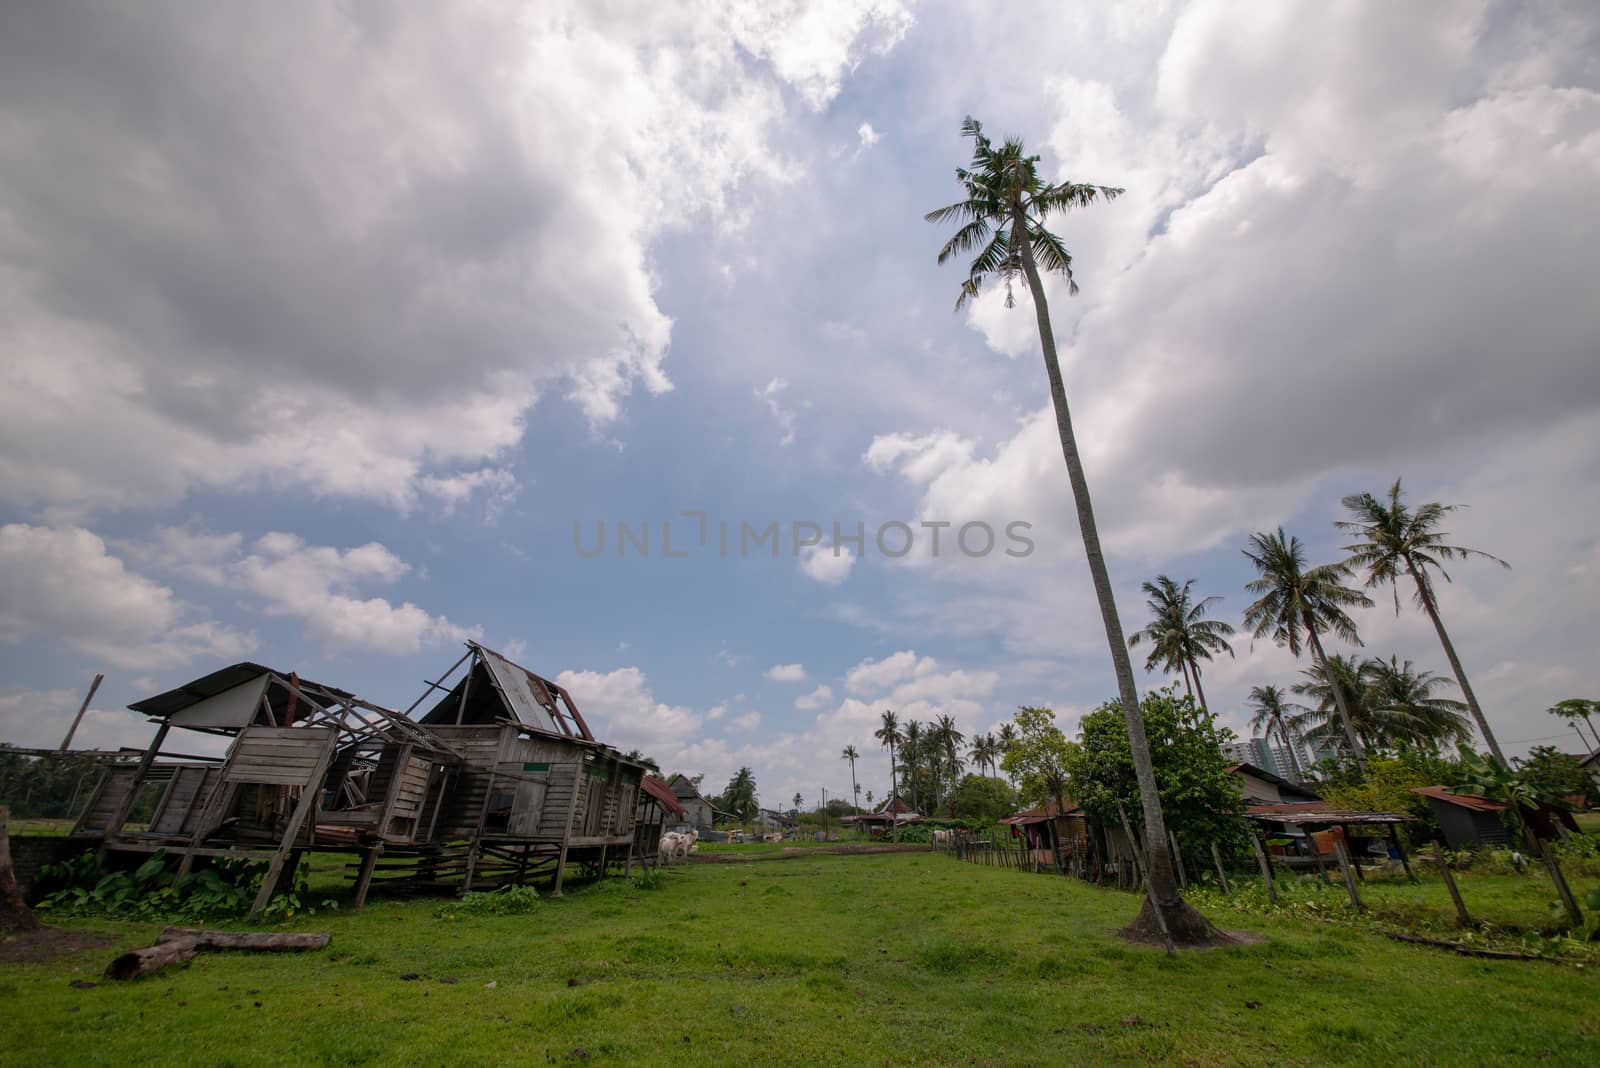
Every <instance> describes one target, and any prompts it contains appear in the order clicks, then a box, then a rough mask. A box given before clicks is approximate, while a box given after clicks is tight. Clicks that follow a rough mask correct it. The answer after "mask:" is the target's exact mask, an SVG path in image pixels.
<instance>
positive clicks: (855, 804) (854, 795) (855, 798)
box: [850, 757, 861, 816]
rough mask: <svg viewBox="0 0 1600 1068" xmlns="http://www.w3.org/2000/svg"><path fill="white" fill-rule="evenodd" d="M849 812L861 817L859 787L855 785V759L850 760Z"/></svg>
mask: <svg viewBox="0 0 1600 1068" xmlns="http://www.w3.org/2000/svg"><path fill="white" fill-rule="evenodd" d="M850 810H851V811H852V812H854V813H855V814H856V815H857V816H859V815H861V787H859V786H857V785H856V759H855V757H851V758H850Z"/></svg>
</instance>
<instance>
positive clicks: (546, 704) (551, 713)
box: [468, 642, 594, 742]
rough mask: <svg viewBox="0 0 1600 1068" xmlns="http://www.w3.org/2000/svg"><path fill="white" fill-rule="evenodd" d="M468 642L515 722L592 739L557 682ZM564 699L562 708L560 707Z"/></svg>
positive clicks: (592, 736)
mask: <svg viewBox="0 0 1600 1068" xmlns="http://www.w3.org/2000/svg"><path fill="white" fill-rule="evenodd" d="M468 644H470V645H472V647H473V648H474V649H476V650H477V651H478V655H479V656H480V657H482V659H483V666H484V667H485V668H487V669H488V671H489V678H490V679H491V680H492V681H493V682H494V687H495V689H497V690H499V691H500V696H501V697H502V698H503V699H504V700H505V704H506V708H507V709H508V710H510V712H511V714H512V716H513V717H514V718H515V719H516V721H517V722H518V723H520V724H522V725H523V726H524V727H532V728H533V729H534V730H538V731H545V732H548V733H550V734H561V735H565V736H566V737H568V738H581V739H583V740H584V741H588V742H592V741H594V735H592V734H590V733H589V727H588V725H587V724H586V723H584V722H583V717H582V716H581V715H579V714H578V708H577V706H576V705H575V704H574V703H573V701H572V698H571V696H570V695H569V694H568V693H567V692H566V691H565V690H563V689H562V688H561V687H560V686H557V685H556V684H555V683H553V682H549V681H547V680H545V679H542V678H540V677H539V676H538V675H535V674H534V673H533V672H531V671H529V670H528V669H527V668H525V667H523V666H522V665H521V664H518V663H514V662H513V661H511V660H509V659H508V658H506V657H504V656H502V655H500V654H499V653H497V652H495V651H494V650H493V649H486V648H484V647H483V646H481V645H478V644H477V643H476V642H470V643H468ZM563 703H564V704H565V705H566V707H565V708H563V707H562V704H563Z"/></svg>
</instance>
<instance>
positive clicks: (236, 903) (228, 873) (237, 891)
mask: <svg viewBox="0 0 1600 1068" xmlns="http://www.w3.org/2000/svg"><path fill="white" fill-rule="evenodd" d="M266 867H267V866H266V864H265V863H261V862H251V861H242V860H227V859H223V860H218V861H217V862H216V863H215V864H213V865H212V866H210V867H206V868H201V869H200V870H198V871H191V872H188V873H187V874H185V875H184V876H183V877H182V878H181V879H177V880H172V879H170V877H169V875H168V873H167V853H166V850H164V849H163V850H157V851H156V852H155V853H153V854H151V856H150V858H149V859H148V860H146V861H145V862H144V863H143V864H141V865H139V867H138V868H136V869H134V870H133V871H131V872H127V871H107V870H106V869H105V868H104V867H103V866H102V865H101V863H100V860H99V857H98V856H96V854H95V853H94V852H93V851H86V852H83V853H80V854H78V855H77V856H74V857H69V858H67V859H66V860H64V861H62V862H61V863H59V864H49V865H46V866H45V867H44V868H42V869H40V872H39V876H40V880H41V882H42V883H43V884H44V885H45V886H47V887H51V888H53V889H52V891H51V892H50V893H48V894H47V895H46V896H45V898H44V900H43V901H41V902H39V906H38V907H39V908H40V909H42V910H48V911H54V912H58V913H63V914H100V915H109V916H118V917H128V918H139V919H181V920H204V919H212V918H217V917H224V916H230V915H237V914H239V913H242V912H244V911H245V910H246V909H248V908H249V906H250V904H251V903H252V902H253V901H254V900H255V897H256V894H257V893H259V892H260V890H261V879H262V877H263V875H265V873H266ZM306 901H307V884H306V875H305V869H304V868H302V869H300V871H299V873H298V875H297V877H296V879H295V886H294V887H293V888H292V889H291V890H290V891H289V892H288V893H282V894H277V895H275V896H274V897H273V899H272V900H271V901H270V902H268V904H267V907H266V909H265V910H263V912H262V916H263V918H265V919H266V920H267V921H269V922H270V921H273V920H280V919H288V918H290V917H292V916H294V915H296V914H297V913H299V912H308V913H311V914H315V913H316V911H317V908H313V907H309V906H308V905H307V904H306ZM318 907H320V908H338V904H337V903H336V902H333V901H323V902H321V904H320V906H318Z"/></svg>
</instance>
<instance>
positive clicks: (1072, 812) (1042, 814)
mask: <svg viewBox="0 0 1600 1068" xmlns="http://www.w3.org/2000/svg"><path fill="white" fill-rule="evenodd" d="M1060 814H1061V812H1060V809H1059V807H1058V806H1057V805H1056V803H1055V802H1054V801H1051V802H1050V803H1049V804H1047V805H1043V806H1041V807H1039V808H1030V809H1028V810H1027V811H1026V812H1016V813H1013V814H1012V815H1009V816H1007V817H1006V818H1005V819H1003V820H1001V821H1000V822H1001V823H1002V824H1005V825H1009V826H1017V827H1021V826H1026V825H1028V824H1032V823H1043V822H1044V821H1045V820H1050V819H1055V818H1056V816H1058V815H1060ZM1066 814H1067V815H1068V816H1081V815H1083V809H1082V808H1081V807H1080V806H1078V805H1073V806H1072V807H1071V808H1069V809H1067V811H1066Z"/></svg>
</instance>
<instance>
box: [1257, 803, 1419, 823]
mask: <svg viewBox="0 0 1600 1068" xmlns="http://www.w3.org/2000/svg"><path fill="white" fill-rule="evenodd" d="M1244 814H1245V815H1246V816H1248V817H1249V818H1250V819H1253V820H1263V821H1265V822H1268V823H1288V824H1292V825H1295V826H1299V825H1300V824H1308V823H1309V824H1334V823H1411V822H1413V821H1415V820H1416V817H1415V816H1412V815H1408V814H1407V813H1404V812H1358V811H1356V810H1354V809H1339V808H1329V807H1328V806H1327V803H1326V802H1323V801H1304V802H1299V803H1296V804H1283V805H1251V806H1249V807H1248V808H1246V809H1245V813H1244Z"/></svg>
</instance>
